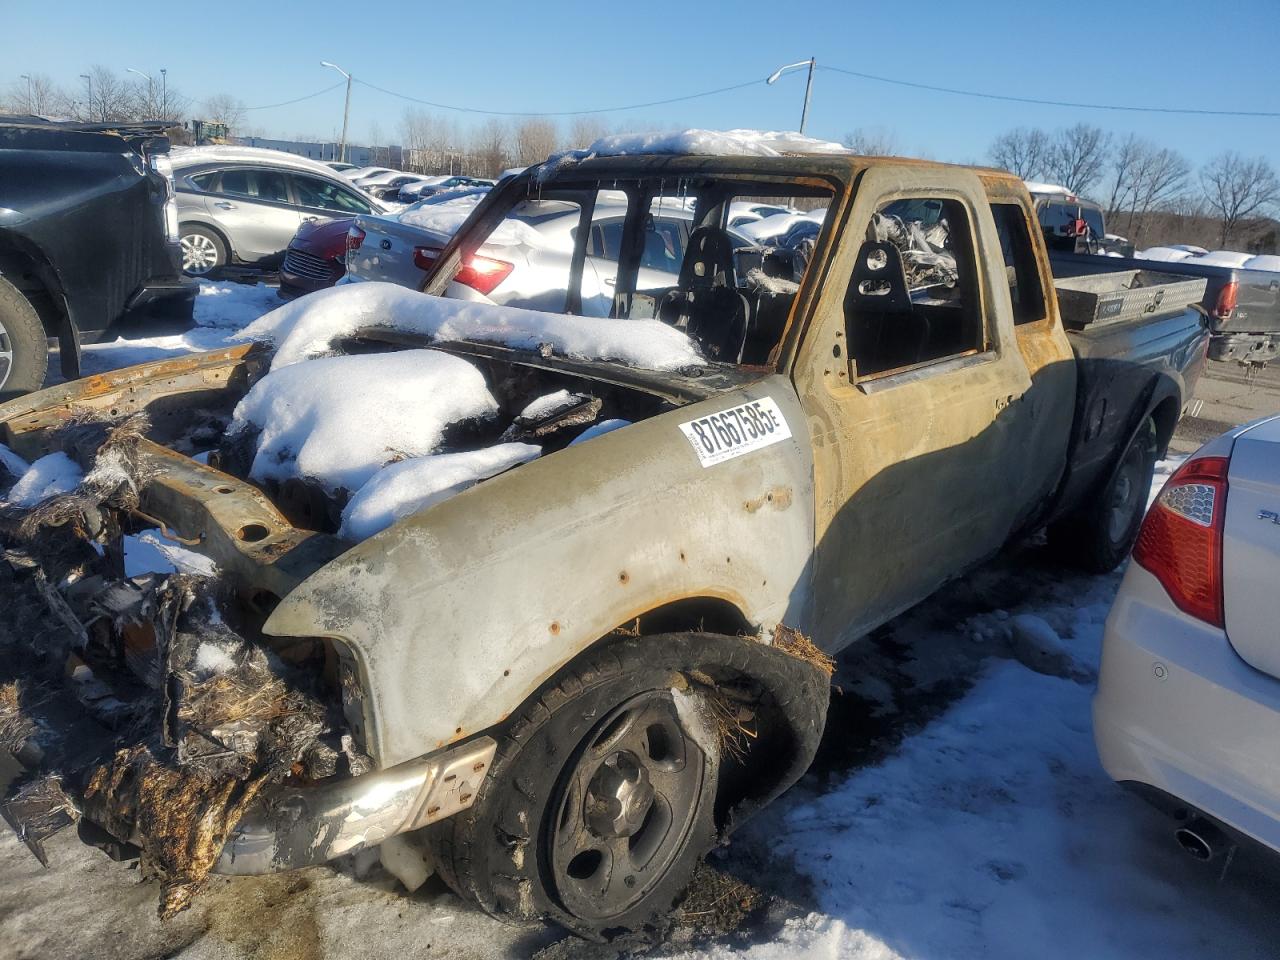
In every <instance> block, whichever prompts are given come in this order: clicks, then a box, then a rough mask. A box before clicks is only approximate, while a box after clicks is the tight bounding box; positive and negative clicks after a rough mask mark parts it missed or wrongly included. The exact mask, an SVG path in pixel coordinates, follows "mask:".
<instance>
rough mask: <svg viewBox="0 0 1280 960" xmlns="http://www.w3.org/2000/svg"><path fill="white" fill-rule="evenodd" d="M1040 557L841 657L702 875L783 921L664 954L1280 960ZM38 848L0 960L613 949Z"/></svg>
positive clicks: (374, 880)
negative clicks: (157, 877) (1134, 754)
mask: <svg viewBox="0 0 1280 960" xmlns="http://www.w3.org/2000/svg"><path fill="white" fill-rule="evenodd" d="M277 303H278V301H276V299H275V293H274V291H273V290H271V289H269V288H265V287H245V286H240V285H236V284H206V285H204V288H203V289H202V294H201V297H200V301H199V304H198V307H197V318H198V324H199V325H198V326H197V327H196V328H195V329H193V330H190V331H188V332H186V333H181V334H169V335H166V336H162V337H149V338H139V339H134V340H131V341H124V342H117V343H114V344H107V345H102V346H98V347H94V348H91V350H90V357H91V358H92V360H91V361H90V362H92V363H93V364H95V365H96V366H95V367H94V368H93V369H95V370H101V369H107V368H109V367H114V366H119V365H122V364H123V363H131V362H139V361H142V360H152V359H156V358H159V357H163V356H168V355H172V354H176V353H181V352H185V351H187V350H191V349H199V348H206V349H207V348H209V347H214V346H219V345H221V343H222V340H223V338H225V337H226V336H227V335H228V333H229V332H230V331H231V329H232V328H237V327H240V326H242V325H244V324H245V323H247V322H248V321H249V320H252V319H253V318H254V317H256V316H257V315H259V314H261V313H263V312H265V311H266V310H267V309H270V308H272V307H274V306H275V305H277ZM1174 465H1175V464H1174V463H1173V462H1170V461H1166V462H1164V463H1162V464H1161V465H1160V471H1159V476H1157V479H1156V485H1158V484H1160V483H1162V482H1163V480H1164V478H1165V477H1166V476H1167V475H1168V473H1169V472H1171V470H1172V469H1173V467H1174ZM140 539H141V540H142V543H141V544H139V545H138V546H137V549H141V548H142V547H143V546H144V545H149V546H155V544H151V543H149V541H147V540H146V538H145V537H144V538H140ZM1043 553H1044V551H1043V549H1042V548H1040V547H1037V546H1035V545H1030V546H1027V547H1024V548H1022V549H1020V550H1018V551H1016V552H1015V553H1014V554H1012V555H1010V556H1007V557H1004V558H1001V559H1000V560H997V561H996V562H994V563H993V564H990V565H988V566H987V567H985V568H983V569H981V570H979V571H977V572H976V573H974V574H972V575H970V576H969V577H966V578H964V579H963V580H961V581H958V582H957V583H955V584H952V585H950V586H949V587H947V588H946V589H944V590H943V591H942V592H941V593H940V594H938V595H937V596H936V597H934V598H932V599H931V600H929V601H927V602H926V603H924V604H921V605H920V606H918V607H916V608H915V609H913V610H912V611H910V612H908V613H907V614H905V615H903V616H902V617H899V618H898V619H897V620H895V621H894V622H893V623H891V624H889V625H887V626H886V627H884V628H882V629H880V630H878V631H876V632H875V633H874V634H873V635H872V636H870V637H868V638H866V639H865V640H864V641H862V642H860V643H858V644H855V645H854V646H853V647H852V648H850V649H849V650H848V651H846V653H845V654H844V655H843V656H842V657H841V658H840V663H839V669H838V672H837V675H836V678H835V680H836V682H837V684H838V686H839V687H840V691H841V692H840V693H839V694H838V695H837V696H836V697H835V698H834V700H833V708H832V713H831V720H830V722H829V725H828V730H827V736H826V739H825V741H824V746H823V750H822V753H821V754H820V756H819V759H818V762H817V763H816V764H815V769H814V771H813V772H812V773H811V774H810V775H809V776H808V777H806V779H805V780H804V781H802V783H801V784H800V785H798V786H797V787H796V788H795V789H794V790H793V791H792V792H791V793H789V794H788V795H787V796H785V797H783V798H782V799H781V800H779V801H778V802H777V803H775V804H774V805H773V806H772V807H771V808H769V809H768V810H766V811H765V812H764V813H763V814H761V816H760V817H759V818H758V819H757V820H756V821H754V822H752V823H751V824H748V825H747V826H746V827H745V828H744V830H743V831H742V832H741V834H740V835H739V836H738V838H737V839H736V840H735V842H734V844H733V845H731V846H730V847H729V848H728V849H727V850H725V851H721V852H719V853H717V854H716V856H715V857H714V858H713V863H714V865H715V868H716V869H717V870H718V871H720V872H721V873H722V874H726V875H728V876H731V877H739V878H742V879H743V880H745V881H746V882H747V883H749V884H750V885H751V886H753V887H755V888H756V889H757V890H759V892H760V893H761V894H764V895H765V897H766V898H776V899H777V901H779V902H781V903H782V904H784V906H783V907H782V908H780V910H779V911H774V912H773V913H772V914H770V916H769V917H768V918H767V919H765V920H760V921H757V922H751V923H748V925H747V926H745V927H744V928H743V929H741V930H740V931H738V932H737V933H734V934H730V935H722V936H719V937H717V938H711V939H709V940H708V939H700V938H698V937H697V936H696V935H695V934H691V933H690V932H689V930H688V929H686V930H685V931H684V932H683V933H680V934H679V935H678V937H677V940H676V942H674V943H672V944H669V945H667V946H665V947H663V948H660V949H658V950H657V951H656V953H657V954H659V955H673V954H675V955H682V956H690V957H693V956H702V957H706V956H710V957H719V958H727V957H736V956H742V957H748V958H752V960H791V958H800V957H805V958H836V957H841V958H875V960H893V958H913V960H944V958H947V960H950V958H995V960H999V958H1010V960H1014V958H1017V960H1022V958H1028V957H1035V958H1062V960H1104V958H1145V957H1160V958H1162V960H1165V958H1196V960H1199V958H1202V957H1205V956H1227V957H1232V958H1243V957H1275V956H1277V955H1280V946H1277V945H1280V915H1278V914H1277V913H1276V911H1275V910H1274V902H1275V898H1276V895H1277V893H1280V883H1278V882H1277V881H1278V880H1280V858H1275V857H1271V856H1270V855H1268V854H1263V853H1259V852H1255V851H1247V852H1242V853H1241V854H1240V855H1239V856H1238V857H1237V858H1236V859H1235V860H1234V861H1233V862H1232V864H1231V867H1230V869H1229V870H1227V871H1226V873H1225V875H1224V874H1223V873H1222V871H1221V868H1220V867H1218V866H1217V865H1215V866H1214V867H1212V868H1206V867H1204V866H1203V865H1200V864H1198V863H1195V862H1192V861H1191V860H1190V859H1189V858H1187V857H1186V855H1185V854H1183V853H1181V852H1180V851H1179V850H1178V849H1177V848H1176V846H1175V845H1174V843H1173V840H1172V836H1171V826H1170V823H1169V822H1168V821H1167V820H1166V819H1165V818H1164V816H1163V815H1161V814H1160V813H1158V812H1156V811H1155V810H1154V809H1151V808H1149V807H1148V806H1146V805H1145V804H1144V803H1142V802H1141V801H1140V800H1138V799H1136V798H1135V797H1133V796H1131V795H1129V794H1128V793H1126V792H1125V791H1123V790H1122V789H1121V788H1119V787H1118V786H1116V785H1115V784H1113V783H1112V782H1111V781H1110V779H1109V778H1108V777H1107V776H1106V774H1105V773H1104V771H1103V770H1102V768H1101V767H1100V765H1099V763H1098V760H1097V757H1096V754H1095V751H1094V746H1093V738H1092V732H1091V729H1090V697H1091V695H1092V690H1093V684H1094V680H1095V678H1096V671H1097V666H1098V655H1099V650H1100V645H1101V639H1102V627H1103V622H1104V619H1105V617H1106V614H1107V609H1108V607H1109V605H1110V603H1111V600H1112V598H1113V596H1114V594H1115V590H1116V587H1117V585H1118V583H1119V574H1114V575H1109V576H1103V577H1086V576H1078V575H1071V574H1064V573H1063V572H1062V571H1060V570H1059V569H1057V568H1055V567H1053V566H1052V565H1051V564H1050V563H1049V562H1048V561H1047V560H1046V559H1045V558H1044V557H1043ZM168 559H170V560H171V561H172V560H173V558H168ZM2 775H3V770H2V769H0V776H2ZM48 846H49V851H50V860H51V869H49V870H44V869H42V868H41V867H40V865H39V864H38V863H37V862H36V860H35V859H34V858H33V857H32V856H31V855H30V854H29V853H28V852H27V850H26V849H25V848H24V847H23V846H22V845H21V844H20V843H18V842H17V840H16V839H15V838H14V837H13V836H12V835H11V834H10V833H9V832H8V831H7V830H6V831H0V878H2V879H3V883H0V960H3V958H8V957H15V958H16V957H63V956H66V957H72V956H76V957H84V956H92V957H101V958H131V960H132V958H142V957H154V956H166V957H182V958H201V960H203V958H240V957H256V956H273V957H290V958H294V957H297V958H308V960H310V958H319V957H326V956H332V957H339V956H347V955H358V956H361V957H365V958H380V957H397V958H400V957H404V956H406V955H409V954H416V955H425V956H433V957H446V958H450V957H457V958H461V957H526V956H531V955H533V954H534V953H535V952H537V951H539V950H540V949H542V948H544V947H548V946H550V945H553V944H555V946H554V947H552V949H551V951H550V955H553V956H556V957H574V956H584V957H585V956H592V957H600V956H607V955H608V954H601V953H598V952H594V951H595V950H596V948H593V947H590V946H589V945H586V944H580V943H578V942H577V941H563V942H560V943H558V944H557V943H556V942H557V941H561V940H562V935H561V934H560V933H559V932H557V931H555V930H552V929H550V928H544V927H538V926H533V927H516V926H508V925H504V924H499V923H496V922H494V921H491V920H489V919H487V918H486V917H484V916H483V915H482V914H480V913H478V912H477V911H475V910H472V909H470V908H468V907H466V906H464V905H462V904H461V903H460V902H459V901H458V900H457V899H456V898H455V897H454V896H453V895H452V894H450V893H449V892H448V891H447V890H446V889H445V888H444V887H443V886H442V885H440V884H439V882H438V881H430V882H428V884H427V885H426V886H425V887H423V888H422V889H420V890H419V891H418V892H417V893H415V894H412V895H406V894H404V893H403V891H402V890H398V889H397V887H396V885H395V882H394V881H393V880H391V878H390V877H389V876H388V875H386V874H385V873H384V872H382V871H381V869H380V868H374V870H373V872H372V873H371V874H370V875H368V876H366V877H365V878H364V879H359V878H357V876H356V875H355V871H354V865H352V864H350V863H343V864H338V865H335V866H332V867H321V868H314V869H311V870H307V871H303V872H300V873H297V874H291V875H284V876H276V877H263V878H234V879H224V878H215V880H214V881H213V882H212V883H211V885H210V888H209V890H208V891H207V892H206V893H205V894H203V895H202V896H201V897H199V898H197V900H196V903H195V906H194V907H193V908H192V909H191V910H190V911H188V912H187V913H185V914H182V915H180V916H179V917H177V918H176V919H174V920H172V921H169V922H167V923H161V922H160V921H159V920H158V919H157V918H156V916H155V891H154V889H153V888H151V887H150V886H149V885H144V884H140V883H139V882H138V877H137V874H136V873H135V872H132V871H130V870H129V869H128V868H127V867H125V866H124V865H122V864H117V863H112V862H111V861H109V860H107V859H106V858H105V857H104V856H103V855H102V854H101V853H99V852H98V851H97V850H95V849H93V848H90V847H88V846H86V845H84V844H82V843H81V842H79V840H78V839H77V838H76V836H75V833H74V831H65V832H64V833H62V834H60V835H59V836H57V837H56V838H54V839H53V840H52V841H50V842H49V845H48ZM775 921H776V922H775Z"/></svg>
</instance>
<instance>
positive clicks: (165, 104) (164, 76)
mask: <svg viewBox="0 0 1280 960" xmlns="http://www.w3.org/2000/svg"><path fill="white" fill-rule="evenodd" d="M160 119H161V120H163V121H165V122H166V123H168V122H169V71H168V70H166V69H165V68H164V67H161V68H160Z"/></svg>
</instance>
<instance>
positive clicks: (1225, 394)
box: [1170, 362, 1280, 453]
mask: <svg viewBox="0 0 1280 960" xmlns="http://www.w3.org/2000/svg"><path fill="white" fill-rule="evenodd" d="M1195 399H1196V400H1198V401H1202V403H1201V405H1200V407H1199V409H1198V410H1195V416H1186V417H1183V418H1182V422H1181V423H1180V424H1178V429H1177V432H1176V433H1174V437H1173V443H1172V444H1171V445H1170V450H1171V452H1173V453H1193V452H1194V451H1195V450H1196V448H1197V447H1199V446H1200V445H1201V444H1202V443H1204V442H1205V441H1207V440H1212V439H1213V438H1214V437H1216V436H1217V435H1218V434H1220V433H1223V432H1224V431H1226V430H1229V429H1231V428H1232V427H1234V426H1236V425H1238V424H1241V423H1248V422H1249V421H1250V420H1256V419H1257V418H1258V417H1263V416H1266V415H1267V414H1269V413H1278V412H1280V363H1273V364H1271V365H1269V366H1267V367H1265V368H1263V369H1262V370H1261V371H1259V373H1258V374H1257V376H1256V377H1247V376H1246V375H1245V373H1244V368H1243V367H1241V366H1240V365H1239V364H1235V363H1216V362H1211V363H1209V364H1208V366H1207V368H1206V370H1205V373H1204V376H1202V377H1201V378H1200V382H1199V383H1198V384H1197V385H1196V393H1195ZM1193 409H1195V408H1193Z"/></svg>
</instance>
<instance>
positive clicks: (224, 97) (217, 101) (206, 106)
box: [200, 93, 245, 134]
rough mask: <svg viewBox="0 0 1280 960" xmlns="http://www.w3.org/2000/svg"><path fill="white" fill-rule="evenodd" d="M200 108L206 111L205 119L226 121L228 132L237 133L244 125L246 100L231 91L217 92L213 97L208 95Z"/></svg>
mask: <svg viewBox="0 0 1280 960" xmlns="http://www.w3.org/2000/svg"><path fill="white" fill-rule="evenodd" d="M200 109H201V110H202V111H203V112H204V119H206V120H216V121H218V122H219V123H225V124H226V125H227V133H228V134H235V133H236V132H237V131H238V130H239V129H240V128H241V127H242V126H244V119H245V109H244V101H243V100H240V99H239V98H237V97H233V96H232V95H231V94H229V93H217V94H214V95H213V96H212V97H206V98H205V100H204V102H203V103H202V104H201V105H200Z"/></svg>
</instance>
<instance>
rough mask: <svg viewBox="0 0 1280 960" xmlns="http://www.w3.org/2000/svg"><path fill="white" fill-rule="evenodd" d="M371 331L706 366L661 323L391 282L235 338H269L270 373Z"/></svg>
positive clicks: (646, 364)
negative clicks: (272, 349) (431, 292)
mask: <svg viewBox="0 0 1280 960" xmlns="http://www.w3.org/2000/svg"><path fill="white" fill-rule="evenodd" d="M370 327H390V328H393V329H396V330H402V331H405V332H408V333H417V334H422V335H425V336H428V337H430V338H431V339H432V340H439V341H455V340H471V341H480V342H482V343H496V344H502V345H504V346H508V347H511V348H513V349H517V350H531V351H532V350H538V349H540V348H542V347H544V346H545V347H549V348H550V350H551V351H552V352H553V353H554V354H557V355H559V356H562V357H570V358H573V359H577V360H606V361H614V362H617V363H622V364H626V365H628V366H633V367H642V368H644V369H648V370H659V371H665V372H675V371H678V370H682V369H685V368H686V367H701V366H705V365H706V360H704V359H703V358H702V356H701V355H700V354H699V353H698V350H697V347H696V346H695V345H694V343H693V341H692V340H690V339H689V337H688V336H686V335H685V334H684V333H682V332H681V331H679V330H677V329H675V328H674V327H671V326H668V325H667V324H665V323H663V322H662V321H661V320H610V319H602V318H599V317H574V316H568V315H564V314H558V313H543V312H541V311H538V310H522V309H519V308H517V307H504V306H499V305H498V304H494V303H480V302H475V301H463V300H451V299H446V298H443V297H433V296H428V295H427V294H425V293H418V292H417V291H415V290H409V289H407V288H405V287H401V286H397V285H396V284H392V283H381V282H373V281H371V282H368V283H359V284H350V285H344V286H338V287H331V288H329V289H328V290H319V291H317V292H315V293H311V294H308V295H307V296H305V297H301V298H299V299H298V300H295V301H293V302H292V303H287V304H285V305H284V306H282V307H278V308H277V309H275V310H273V311H271V312H270V313H268V314H267V315H266V316H264V317H260V318H259V319H257V320H256V321H254V322H253V323H251V324H249V325H248V326H247V327H245V328H244V329H243V330H241V331H240V332H239V333H238V334H236V335H235V339H238V340H271V341H273V342H274V343H275V345H276V353H275V358H274V359H273V360H272V363H271V369H272V370H273V371H275V370H280V369H282V368H284V367H288V366H290V365H291V364H296V363H298V362H300V361H302V360H308V359H311V358H313V357H322V356H325V355H327V354H329V353H331V352H332V345H333V343H334V342H335V341H337V340H340V339H342V338H343V337H348V336H351V335H352V334H354V333H355V332H356V331H357V330H360V329H367V328H370Z"/></svg>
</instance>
